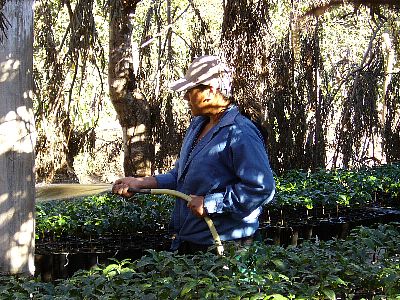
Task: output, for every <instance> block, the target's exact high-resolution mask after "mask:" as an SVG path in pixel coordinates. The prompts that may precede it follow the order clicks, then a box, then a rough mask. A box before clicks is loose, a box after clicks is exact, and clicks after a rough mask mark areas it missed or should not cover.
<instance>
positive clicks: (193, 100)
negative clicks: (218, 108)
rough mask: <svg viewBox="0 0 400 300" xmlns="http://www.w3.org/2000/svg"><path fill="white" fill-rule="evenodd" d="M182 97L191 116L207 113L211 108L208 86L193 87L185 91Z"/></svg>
mask: <svg viewBox="0 0 400 300" xmlns="http://www.w3.org/2000/svg"><path fill="white" fill-rule="evenodd" d="M183 99H185V100H187V101H188V104H189V108H190V111H191V113H192V115H193V116H205V115H208V113H209V112H210V109H211V108H212V103H211V102H212V101H211V98H210V89H209V88H204V87H201V88H200V87H193V88H191V89H189V90H187V91H186V93H185V95H184V96H183Z"/></svg>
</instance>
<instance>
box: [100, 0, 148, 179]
mask: <svg viewBox="0 0 400 300" xmlns="http://www.w3.org/2000/svg"><path fill="white" fill-rule="evenodd" d="M138 2H140V1H139V0H137V1H121V0H113V1H110V3H109V4H110V41H109V64H108V83H109V90H110V98H111V102H112V103H113V105H114V107H115V110H116V112H117V114H118V119H119V123H120V125H121V128H122V133H123V147H124V171H125V175H127V176H140V175H142V176H143V175H149V174H150V173H151V163H150V162H151V161H152V160H153V159H152V158H153V152H154V150H153V147H152V143H150V141H149V122H150V111H149V106H148V103H147V100H146V98H145V96H144V95H143V93H141V92H140V91H139V89H137V81H136V78H135V73H134V65H137V64H138V62H137V61H133V59H134V56H133V52H132V40H131V39H132V30H133V26H132V19H131V16H132V15H133V14H134V12H135V9H136V5H137V3H138Z"/></svg>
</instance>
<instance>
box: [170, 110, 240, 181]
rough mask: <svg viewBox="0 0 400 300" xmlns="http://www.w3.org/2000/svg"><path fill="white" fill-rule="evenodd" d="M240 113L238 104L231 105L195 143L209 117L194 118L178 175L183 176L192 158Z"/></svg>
mask: <svg viewBox="0 0 400 300" xmlns="http://www.w3.org/2000/svg"><path fill="white" fill-rule="evenodd" d="M238 114H239V110H238V108H237V106H236V105H231V106H230V107H229V108H228V109H227V110H226V111H225V112H224V114H223V116H222V117H221V119H220V121H219V122H218V124H217V125H215V126H214V127H213V128H211V129H210V131H209V132H208V133H207V134H206V135H205V136H204V137H203V138H202V139H201V140H200V141H199V142H198V143H197V145H196V146H194V147H192V145H194V142H195V139H196V138H197V135H198V133H199V131H200V130H201V128H202V125H203V124H204V122H207V120H208V118H207V117H197V118H196V119H194V120H193V130H192V131H191V132H190V133H189V135H188V139H187V141H186V144H185V146H184V147H185V148H184V149H183V151H182V153H181V155H182V157H181V162H182V169H181V172H178V176H179V177H181V176H182V175H183V174H184V173H185V171H186V169H187V168H188V166H189V164H190V162H191V161H192V159H193V158H194V157H195V156H196V155H197V154H198V153H199V152H200V151H201V150H202V149H203V148H204V147H205V146H206V145H207V144H208V143H209V142H210V141H211V140H212V139H213V138H214V137H215V136H216V134H217V133H218V132H219V131H220V130H221V128H223V127H225V126H229V125H232V124H233V122H234V121H235V118H236V116H237V115H238Z"/></svg>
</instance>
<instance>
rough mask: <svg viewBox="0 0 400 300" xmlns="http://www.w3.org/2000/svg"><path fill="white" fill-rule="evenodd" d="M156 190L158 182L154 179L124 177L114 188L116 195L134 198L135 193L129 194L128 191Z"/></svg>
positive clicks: (118, 180) (115, 183) (150, 177)
mask: <svg viewBox="0 0 400 300" xmlns="http://www.w3.org/2000/svg"><path fill="white" fill-rule="evenodd" d="M129 188H133V189H144V188H148V189H154V188H157V181H156V179H155V178H154V177H152V176H149V177H124V178H121V179H117V180H116V181H115V182H114V184H113V187H112V192H113V193H114V194H119V195H121V196H124V197H132V195H133V193H131V192H129V191H128V189H129Z"/></svg>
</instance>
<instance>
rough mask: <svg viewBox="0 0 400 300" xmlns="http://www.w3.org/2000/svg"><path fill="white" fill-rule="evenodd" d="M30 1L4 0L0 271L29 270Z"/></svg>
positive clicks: (31, 171) (32, 179)
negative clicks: (5, 36) (5, 22)
mask: <svg viewBox="0 0 400 300" xmlns="http://www.w3.org/2000/svg"><path fill="white" fill-rule="evenodd" d="M33 2H34V0H24V1H20V0H7V1H6V2H5V6H4V7H3V13H4V16H5V17H6V18H7V20H8V22H9V26H8V28H7V29H6V32H5V33H6V35H7V38H3V43H2V44H0V274H24V275H33V274H34V270H35V268H34V249H35V235H34V227H35V222H34V221H35V219H34V209H35V177H34V146H35V128H34V125H35V124H34V119H33V108H32V97H33V80H32V71H33Z"/></svg>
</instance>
